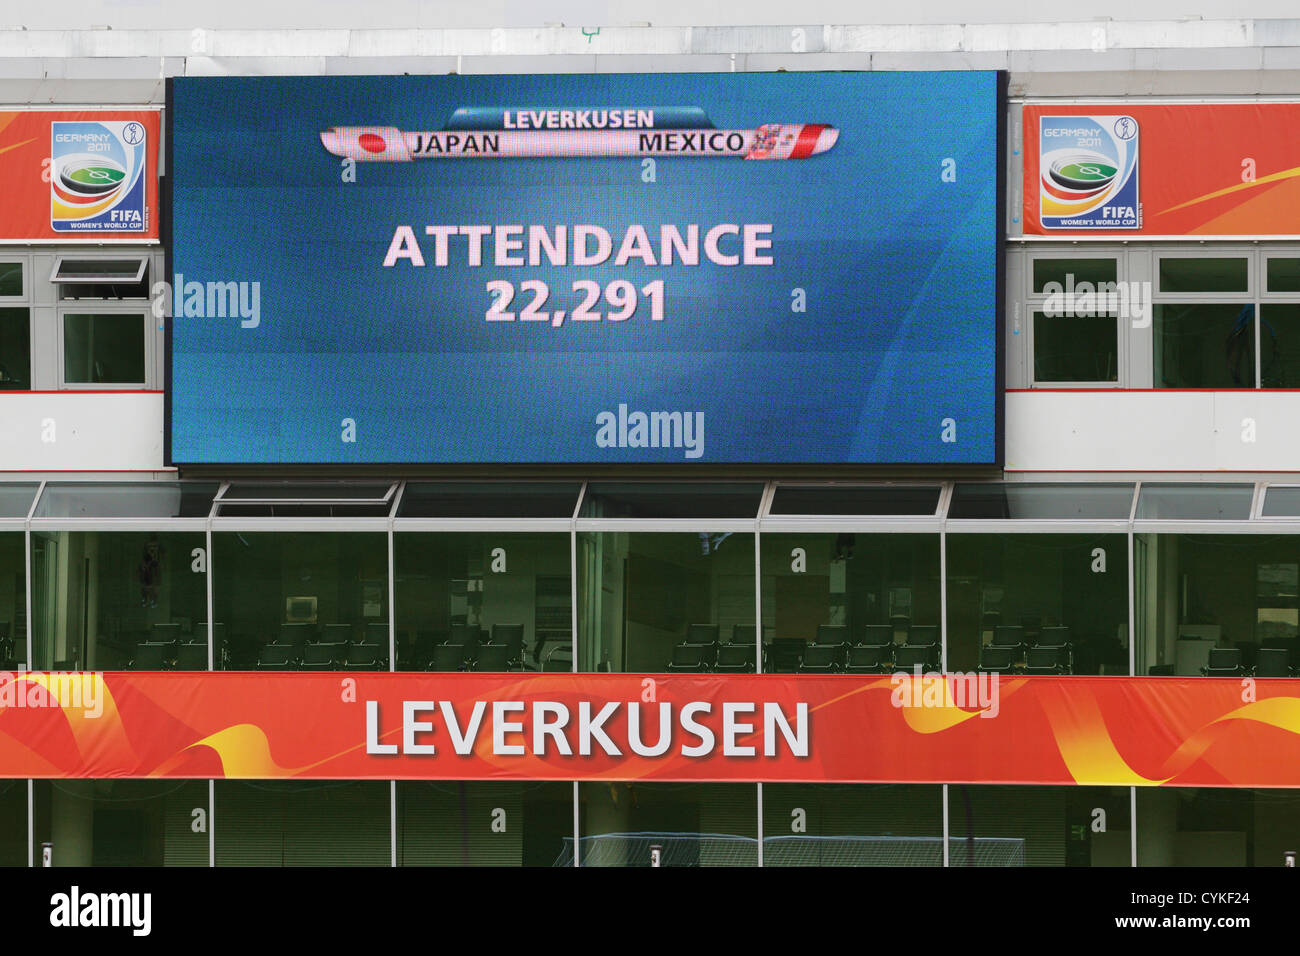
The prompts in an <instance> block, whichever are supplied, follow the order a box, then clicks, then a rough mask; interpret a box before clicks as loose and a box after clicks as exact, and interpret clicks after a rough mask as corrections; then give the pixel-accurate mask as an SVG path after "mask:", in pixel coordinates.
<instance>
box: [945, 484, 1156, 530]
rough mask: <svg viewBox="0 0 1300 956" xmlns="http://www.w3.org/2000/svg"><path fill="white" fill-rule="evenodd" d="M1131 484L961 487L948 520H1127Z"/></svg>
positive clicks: (955, 496) (966, 485) (956, 489)
mask: <svg viewBox="0 0 1300 956" xmlns="http://www.w3.org/2000/svg"><path fill="white" fill-rule="evenodd" d="M1132 506H1133V486H1132V485H1129V484H1104V485H1092V484H1083V483H1077V484H1072V483H1061V484H1015V483H1008V484H994V483H991V482H990V483H980V484H975V483H968V484H958V485H957V486H956V487H955V488H954V489H953V495H952V503H951V504H950V505H949V506H948V517H949V518H1020V519H1033V518H1043V519H1052V518H1057V519H1060V518H1066V519H1070V518H1094V519H1110V520H1120V521H1126V520H1128V516H1129V511H1130V509H1131V508H1132Z"/></svg>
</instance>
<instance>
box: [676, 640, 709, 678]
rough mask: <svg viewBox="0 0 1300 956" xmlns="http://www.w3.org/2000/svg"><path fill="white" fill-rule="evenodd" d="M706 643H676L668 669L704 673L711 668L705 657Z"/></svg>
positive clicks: (688, 672)
mask: <svg viewBox="0 0 1300 956" xmlns="http://www.w3.org/2000/svg"><path fill="white" fill-rule="evenodd" d="M707 646H708V645H706V644H675V645H673V658H672V660H671V661H669V662H668V669H669V670H670V671H676V672H679V673H687V674H703V673H704V672H705V671H707V670H708V669H709V665H708V661H707V659H706V657H705V648H706V647H707Z"/></svg>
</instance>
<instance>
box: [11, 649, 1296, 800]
mask: <svg viewBox="0 0 1300 956" xmlns="http://www.w3.org/2000/svg"><path fill="white" fill-rule="evenodd" d="M0 776H3V777H9V778H21V777H37V778H52V777H181V778H208V777H217V778H220V777H226V778H242V779H273V778H304V779H367V778H371V779H429V780H433V779H442V780H488V779H516V780H661V781H725V780H734V781H808V782H849V783H851V782H864V783H865V782H870V783H904V782H906V783H1007V784H1013V783H1014V784H1067V785H1068V784H1083V785H1094V786H1158V785H1169V786H1180V787H1188V786H1197V787H1199V786H1241V787H1295V786H1300V686H1297V684H1296V682H1294V681H1288V680H1258V681H1256V680H1253V679H1250V678H1246V679H1242V680H1236V679H1228V678H1191V679H1183V678H1127V677H1074V676H1071V677H998V676H997V675H992V674H978V675H976V674H968V675H921V674H910V675H909V674H899V675H869V676H817V677H813V676H802V675H801V676H784V675H765V676H753V675H749V676H745V675H727V676H717V675H657V676H647V675H611V674H544V675H540V674H427V673H407V674H397V673H386V672H385V673H358V672H351V673H312V674H306V673H269V672H259V673H240V672H228V673H182V672H162V673H145V672H140V673H123V672H114V673H89V672H85V673H65V674H58V673H38V672H31V673H20V674H12V673H3V674H0Z"/></svg>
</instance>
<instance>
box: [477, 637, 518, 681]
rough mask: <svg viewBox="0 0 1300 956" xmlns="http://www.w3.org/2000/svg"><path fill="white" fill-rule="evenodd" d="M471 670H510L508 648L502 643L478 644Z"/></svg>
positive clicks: (498, 671) (496, 671)
mask: <svg viewBox="0 0 1300 956" xmlns="http://www.w3.org/2000/svg"><path fill="white" fill-rule="evenodd" d="M472 670H476V671H489V672H491V673H497V674H499V673H503V672H505V671H508V670H510V648H508V647H506V646H505V645H504V644H480V645H479V648H478V656H477V657H476V658H475V659H474V666H473V668H472Z"/></svg>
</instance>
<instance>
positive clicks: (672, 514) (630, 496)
mask: <svg viewBox="0 0 1300 956" xmlns="http://www.w3.org/2000/svg"><path fill="white" fill-rule="evenodd" d="M762 496H763V486H762V484H760V483H759V482H753V483H749V484H727V485H723V484H702V483H695V482H684V481H679V482H671V483H668V482H664V483H646V484H632V485H624V484H612V483H606V482H594V483H592V484H590V485H588V486H587V494H586V495H585V496H584V498H583V501H582V517H584V518H754V517H757V515H758V505H759V501H760V499H761V498H762Z"/></svg>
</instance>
